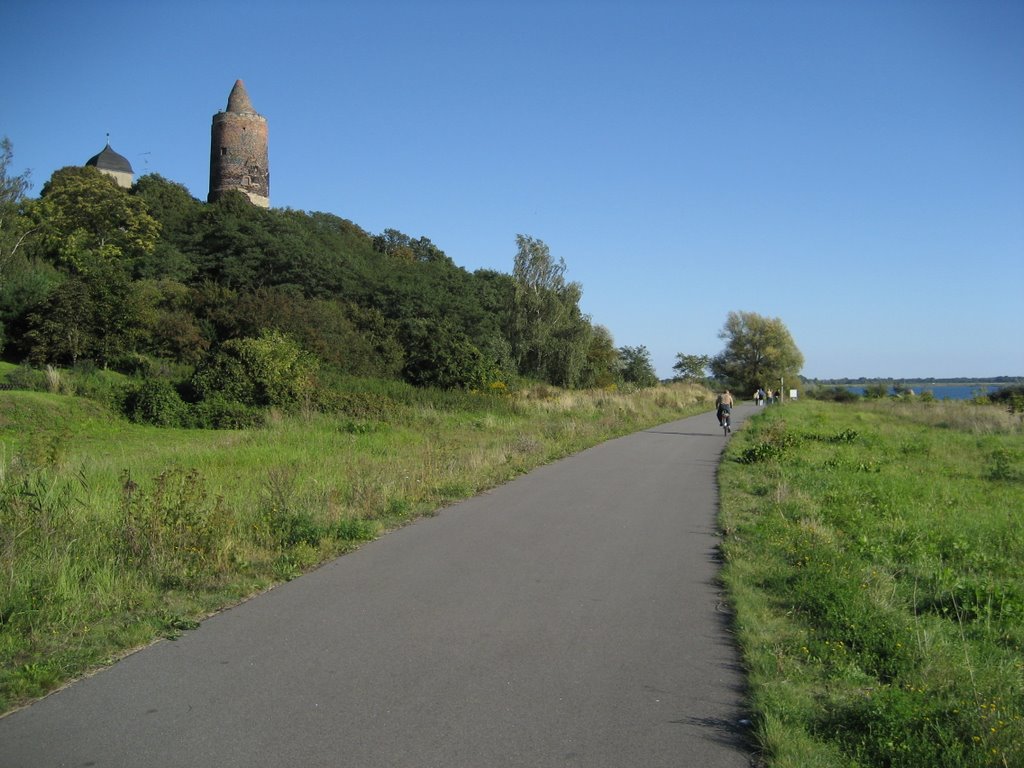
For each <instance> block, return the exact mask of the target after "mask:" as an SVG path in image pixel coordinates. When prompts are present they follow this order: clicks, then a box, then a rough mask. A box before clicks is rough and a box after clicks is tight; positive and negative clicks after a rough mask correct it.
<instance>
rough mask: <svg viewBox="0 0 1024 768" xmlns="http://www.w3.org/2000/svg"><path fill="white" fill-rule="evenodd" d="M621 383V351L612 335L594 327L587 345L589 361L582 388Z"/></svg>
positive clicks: (605, 329)
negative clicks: (616, 346)
mask: <svg viewBox="0 0 1024 768" xmlns="http://www.w3.org/2000/svg"><path fill="white" fill-rule="evenodd" d="M618 381H619V351H618V350H617V349H616V348H615V340H614V339H613V338H612V333H611V331H609V330H608V329H607V328H606V327H605V326H603V325H594V326H593V327H592V328H591V332H590V343H589V344H588V345H587V360H586V364H585V366H584V370H583V374H582V376H581V377H580V386H581V387H610V386H612V385H613V384H616V383H617V382H618Z"/></svg>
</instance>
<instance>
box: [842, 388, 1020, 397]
mask: <svg viewBox="0 0 1024 768" xmlns="http://www.w3.org/2000/svg"><path fill="white" fill-rule="evenodd" d="M846 388H847V389H848V390H850V391H851V392H856V393H857V394H858V395H863V394H864V387H854V386H847V387H846ZM910 389H912V390H913V391H914V394H915V395H920V394H921V393H922V392H931V393H932V394H933V395H934V396H935V399H936V400H971V399H972V398H974V397H977V396H978V395H979V394H986V395H987V394H989V393H991V392H997V391H999V390H1000V389H1002V387H1001V386H999V385H996V384H980V385H979V384H926V385H924V386H912V387H910ZM889 394H890V395H891V394H893V391H892V390H889Z"/></svg>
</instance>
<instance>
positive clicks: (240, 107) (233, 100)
mask: <svg viewBox="0 0 1024 768" xmlns="http://www.w3.org/2000/svg"><path fill="white" fill-rule="evenodd" d="M225 111H227V112H234V113H236V114H239V115H243V114H251V115H255V114H256V110H255V109H253V107H252V102H251V101H249V93H248V91H246V90H245V84H244V83H243V82H242V81H241V80H235V87H234V88H232V89H231V95H230V96H228V108H227V110H225Z"/></svg>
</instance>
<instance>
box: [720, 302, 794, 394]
mask: <svg viewBox="0 0 1024 768" xmlns="http://www.w3.org/2000/svg"><path fill="white" fill-rule="evenodd" d="M718 338H720V339H725V341H726V345H725V349H724V350H723V351H722V352H721V353H720V354H718V355H716V356H715V357H714V359H712V361H711V372H712V373H713V374H714V376H715V377H716V378H718V379H719V380H721V381H722V382H724V383H725V384H726V385H727V386H730V387H732V388H733V389H734V390H735V391H737V392H753V391H755V390H756V389H757V388H758V387H774V386H775V385H776V384H778V383H779V382H780V381H781V380H783V379H785V380H786V381H790V382H795V381H796V380H797V378H798V376H799V373H800V369H801V368H802V367H803V364H804V356H803V355H802V354H801V353H800V350H799V349H797V346H796V343H795V342H794V341H793V337H792V336H791V335H790V333H789V329H787V328H786V326H785V324H783V322H782V320H780V319H779V318H777V317H776V318H769V317H762V316H761V315H759V314H757V313H755V312H730V313H729V316H728V318H727V319H726V321H725V325H724V326H723V327H722V330H721V331H720V332H719V334H718Z"/></svg>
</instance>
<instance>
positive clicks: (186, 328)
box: [131, 279, 210, 365]
mask: <svg viewBox="0 0 1024 768" xmlns="http://www.w3.org/2000/svg"><path fill="white" fill-rule="evenodd" d="M193 296H194V294H193V291H192V290H191V289H190V288H189V287H188V286H187V285H185V284H184V283H179V282H177V281H175V280H169V279H164V280H137V281H135V282H134V283H133V284H132V290H131V302H132V303H133V305H134V306H135V308H136V313H137V316H138V318H139V329H138V330H139V349H138V351H139V352H140V353H144V354H149V355H153V356H154V357H157V358H160V359H163V360H171V361H174V362H178V363H185V364H188V365H195V364H196V363H198V362H199V361H200V360H201V359H202V357H203V356H204V355H205V354H206V351H207V350H208V349H209V347H210V339H208V338H207V337H206V336H204V335H203V329H202V327H201V326H200V324H199V321H198V319H197V318H196V315H195V313H194V312H193V311H192V301H193Z"/></svg>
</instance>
